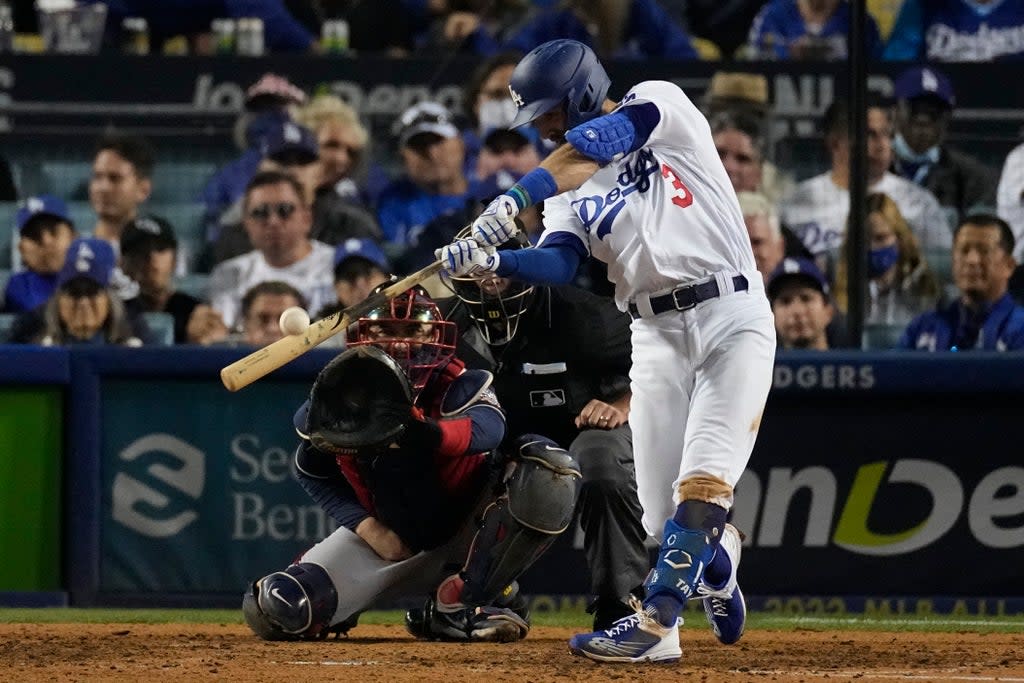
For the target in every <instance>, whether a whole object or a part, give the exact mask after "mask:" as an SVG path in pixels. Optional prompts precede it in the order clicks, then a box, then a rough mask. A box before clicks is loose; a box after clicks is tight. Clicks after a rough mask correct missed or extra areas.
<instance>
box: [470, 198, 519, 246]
mask: <svg viewBox="0 0 1024 683" xmlns="http://www.w3.org/2000/svg"><path fill="white" fill-rule="evenodd" d="M518 214H519V205H518V204H516V202H515V200H514V199H512V198H511V197H509V196H508V195H505V194H503V195H499V196H498V198H497V199H495V200H494V201H493V202H491V203H490V204H488V205H487V208H486V209H484V212H483V213H482V214H480V216H479V217H477V219H476V220H475V221H473V228H472V229H471V230H470V234H471V235H472V236H473V239H475V240H476V242H477V244H479V245H480V246H481V247H500V246H501V245H503V244H505V242H508V241H509V240H510V239H512V236H513V235H515V234H516V233H517V232H519V227H518V226H517V225H516V220H515V219H516V216H517V215H518Z"/></svg>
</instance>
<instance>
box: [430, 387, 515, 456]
mask: <svg viewBox="0 0 1024 683" xmlns="http://www.w3.org/2000/svg"><path fill="white" fill-rule="evenodd" d="M493 379H494V378H493V376H492V375H491V373H489V372H487V371H486V370H466V371H465V372H463V373H462V374H461V375H459V376H458V377H456V378H455V380H454V381H453V382H452V383H451V385H450V386H449V387H448V389H447V390H446V391H445V395H444V400H443V401H442V402H441V417H442V419H441V420H440V421H439V423H438V424H439V425H440V427H441V445H440V448H439V450H440V452H441V453H444V454H446V455H453V456H457V455H469V454H473V453H484V452H486V451H490V450H493V449H495V448H497V447H498V445H499V444H500V443H501V441H502V439H504V438H505V412H504V411H503V410H502V409H501V406H500V405H499V404H498V397H497V396H496V395H495V393H494V390H493V389H491V381H492V380H493Z"/></svg>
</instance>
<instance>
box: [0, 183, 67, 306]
mask: <svg viewBox="0 0 1024 683" xmlns="http://www.w3.org/2000/svg"><path fill="white" fill-rule="evenodd" d="M14 223H15V227H16V228H17V230H18V252H19V254H20V255H21V263H22V265H23V266H24V267H25V270H24V271H22V272H19V273H15V274H14V275H12V276H11V278H10V280H8V281H7V287H6V289H5V291H4V307H3V310H4V311H5V312H7V313H21V312H24V311H30V310H32V309H33V308H35V307H37V306H39V305H41V304H43V303H44V302H46V300H47V299H49V298H50V297H51V296H53V293H54V292H55V291H56V289H57V273H58V272H59V271H60V269H61V266H63V265H64V255H65V254H66V253H67V250H68V246H69V245H70V244H71V242H72V240H74V239H75V226H74V223H73V222H72V221H71V217H70V215H69V214H68V209H67V206H66V205H65V204H64V202H63V201H62V200H60V199H59V198H57V197H53V196H50V195H42V196H39V197H29V198H28V199H26V200H25V201H24V202H23V203H22V204H21V206H19V207H18V212H17V213H16V214H15V217H14Z"/></svg>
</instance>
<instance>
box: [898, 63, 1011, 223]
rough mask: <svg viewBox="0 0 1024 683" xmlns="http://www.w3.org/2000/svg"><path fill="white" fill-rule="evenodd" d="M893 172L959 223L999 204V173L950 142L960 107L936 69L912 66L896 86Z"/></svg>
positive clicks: (948, 82) (946, 80) (949, 83)
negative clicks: (955, 111) (952, 121)
mask: <svg viewBox="0 0 1024 683" xmlns="http://www.w3.org/2000/svg"><path fill="white" fill-rule="evenodd" d="M894 90H895V95H896V109H895V117H894V123H895V128H896V134H895V135H894V136H893V139H892V151H893V159H892V171H893V173H896V174H897V175H900V176H902V177H903V178H906V179H907V180H909V181H911V182H913V183H916V184H918V185H920V186H921V187H923V188H925V189H926V190H928V191H929V192H931V193H932V194H933V195H935V198H936V199H938V200H939V204H940V205H941V206H942V207H943V208H946V209H948V210H950V211H951V212H953V213H955V214H956V216H957V219H958V220H959V219H961V218H963V217H964V216H966V215H967V214H968V213H970V212H972V211H973V210H976V209H977V208H978V207H991V206H992V205H993V204H994V203H995V187H996V177H995V173H994V172H993V171H992V170H991V169H989V168H988V167H986V166H984V165H983V164H982V163H981V162H979V161H978V160H976V159H974V158H973V157H971V156H968V155H967V154H964V153H963V152H961V151H960V150H958V149H956V148H954V147H951V146H950V145H949V144H947V142H946V135H947V133H948V131H949V122H950V119H951V118H952V116H953V108H954V107H955V106H956V97H955V95H954V94H953V84H952V83H951V82H950V80H949V78H947V77H946V75H945V74H944V73H942V72H941V71H939V70H937V69H935V68H933V67H930V66H929V67H913V68H911V69H908V70H906V71H904V72H903V73H902V74H901V75H900V76H899V77H898V78H897V79H896V82H895V84H894Z"/></svg>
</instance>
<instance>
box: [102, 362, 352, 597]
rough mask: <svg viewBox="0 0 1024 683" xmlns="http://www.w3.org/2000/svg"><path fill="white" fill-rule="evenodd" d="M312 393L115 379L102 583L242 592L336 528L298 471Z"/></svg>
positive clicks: (106, 401) (123, 588)
mask: <svg viewBox="0 0 1024 683" xmlns="http://www.w3.org/2000/svg"><path fill="white" fill-rule="evenodd" d="M308 392H309V384H308V383H305V382H290V383H274V382H259V383H257V384H254V385H252V386H250V387H247V388H246V389H245V390H244V391H240V392H238V393H235V394H229V393H228V392H226V391H225V390H224V388H223V387H222V386H221V385H220V384H219V383H215V382H209V381H166V380H161V381H160V382H159V384H156V383H154V382H145V381H138V380H107V381H104V383H103V392H102V396H103V399H102V411H101V415H102V418H101V432H100V433H101V435H102V443H101V449H102V453H101V468H102V476H101V480H102V487H103V488H102V494H101V500H102V506H101V510H102V519H101V534H100V535H101V538H100V548H101V560H100V591H102V592H117V593H150V592H160V593H178V592H189V593H222V592H236V591H237V592H240V591H241V590H242V588H243V587H244V586H245V584H246V582H247V581H251V580H253V579H255V578H258V577H259V576H262V575H264V574H266V573H268V572H269V571H271V570H274V569H279V568H281V567H284V566H286V565H287V564H288V563H289V562H290V561H291V560H292V559H293V558H294V557H296V555H298V554H299V553H300V552H301V551H302V550H304V549H305V548H308V547H309V546H311V545H312V544H314V543H315V542H316V541H318V540H319V539H321V538H323V537H324V536H326V535H327V534H329V533H330V532H331V531H333V530H334V529H335V528H336V526H335V525H334V523H333V522H332V520H331V519H330V517H329V516H327V515H326V514H325V513H324V512H323V511H322V510H321V509H320V508H319V507H318V506H317V505H315V504H314V503H313V502H312V500H310V498H309V497H308V496H307V495H306V493H305V492H304V491H303V490H302V488H301V487H300V486H299V484H298V483H297V482H296V481H295V480H294V478H293V475H292V474H291V466H290V463H291V459H292V456H293V453H294V449H295V446H296V444H297V443H298V437H297V436H296V434H295V430H294V428H293V427H292V414H293V413H294V411H295V409H296V408H298V406H299V405H300V404H301V403H302V401H303V400H304V399H305V397H306V396H307V395H308Z"/></svg>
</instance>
